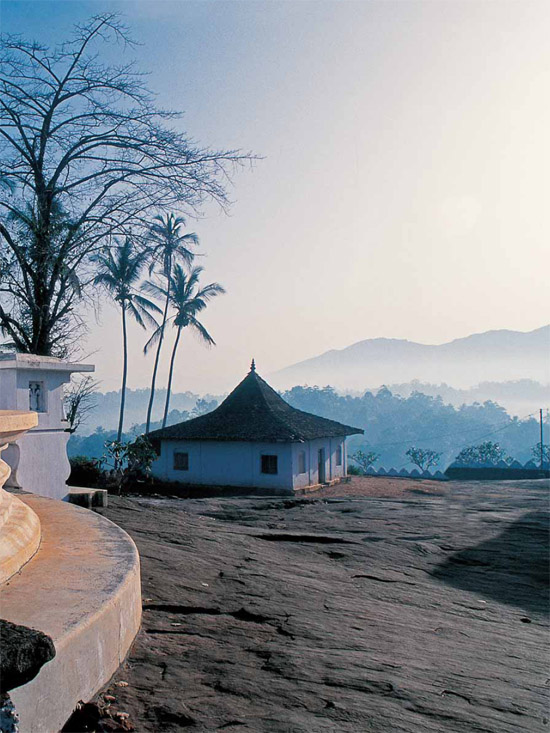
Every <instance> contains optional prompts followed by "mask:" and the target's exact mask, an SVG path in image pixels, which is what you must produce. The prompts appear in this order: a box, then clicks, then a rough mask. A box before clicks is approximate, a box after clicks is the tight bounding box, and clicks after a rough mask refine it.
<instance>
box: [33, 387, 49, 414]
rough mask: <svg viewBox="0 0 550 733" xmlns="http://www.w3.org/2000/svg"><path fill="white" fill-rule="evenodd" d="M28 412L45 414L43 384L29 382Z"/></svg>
mask: <svg viewBox="0 0 550 733" xmlns="http://www.w3.org/2000/svg"><path fill="white" fill-rule="evenodd" d="M29 410H32V411H33V412H46V395H45V394H44V382H29Z"/></svg>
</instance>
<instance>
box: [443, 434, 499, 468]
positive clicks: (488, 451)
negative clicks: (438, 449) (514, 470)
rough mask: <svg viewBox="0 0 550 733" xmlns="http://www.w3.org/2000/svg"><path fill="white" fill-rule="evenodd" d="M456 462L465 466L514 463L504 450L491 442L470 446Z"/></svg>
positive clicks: (460, 454) (464, 449)
mask: <svg viewBox="0 0 550 733" xmlns="http://www.w3.org/2000/svg"><path fill="white" fill-rule="evenodd" d="M455 460H456V462H457V463H460V464H461V465H463V466H469V465H472V464H479V463H498V462H499V461H504V462H505V463H511V462H512V458H510V456H509V455H508V454H507V453H506V451H505V450H504V448H502V447H501V446H500V445H499V444H498V443H493V442H492V441H490V440H488V441H486V442H485V443H480V444H479V445H469V446H468V447H467V448H463V449H462V450H461V451H460V453H459V454H458V455H457V457H456V459H455Z"/></svg>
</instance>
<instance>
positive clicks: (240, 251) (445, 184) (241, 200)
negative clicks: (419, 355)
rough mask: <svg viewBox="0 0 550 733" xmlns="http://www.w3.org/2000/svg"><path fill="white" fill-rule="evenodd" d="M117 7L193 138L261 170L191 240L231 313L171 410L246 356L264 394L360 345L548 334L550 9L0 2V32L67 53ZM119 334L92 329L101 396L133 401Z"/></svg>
mask: <svg viewBox="0 0 550 733" xmlns="http://www.w3.org/2000/svg"><path fill="white" fill-rule="evenodd" d="M105 10H109V11H110V10H116V11H120V12H121V13H122V14H123V16H124V18H125V20H126V22H127V23H128V25H129V26H130V28H131V30H132V35H133V36H134V38H135V39H136V40H137V41H138V42H139V43H140V45H139V46H138V47H137V48H135V49H133V50H127V51H125V52H123V51H122V49H118V50H117V51H116V53H119V54H123V58H125V59H126V58H128V59H130V58H137V60H138V62H139V65H140V67H141V68H142V69H144V70H146V71H149V72H150V76H149V86H150V87H151V88H152V89H153V90H154V91H155V92H156V94H157V101H158V103H159V105H160V106H164V107H170V108H173V109H178V110H181V111H184V112H185V115H184V117H183V120H182V121H180V122H179V123H178V125H179V127H180V129H183V130H186V131H187V133H188V134H189V135H190V136H191V137H193V138H194V139H196V140H197V141H199V142H200V143H201V144H203V145H210V146H212V147H214V148H225V149H231V148H240V149H242V150H244V151H252V152H254V153H255V154H257V155H258V156H261V159H259V160H257V161H256V162H255V163H254V165H253V166H251V167H250V166H248V167H245V168H243V169H242V170H241V171H239V172H238V173H237V174H236V175H235V177H234V182H233V186H232V188H231V191H230V197H231V199H232V201H233V205H232V207H231V211H230V213H229V214H225V213H223V212H220V211H219V210H218V209H217V208H216V207H214V206H207V207H205V210H204V214H203V217H202V218H200V219H199V220H197V221H192V220H190V221H189V222H188V224H189V230H190V231H195V232H197V234H198V235H199V237H200V240H201V245H200V251H201V252H203V253H204V256H203V257H201V258H200V264H201V265H203V266H204V267H205V274H204V278H205V282H211V281H218V282H220V283H222V284H223V285H224V286H225V288H226V290H227V294H226V295H224V296H221V297H219V298H218V299H217V300H216V301H214V302H213V303H212V304H211V305H210V306H209V308H208V310H207V311H206V312H205V315H204V319H203V322H204V324H205V325H206V326H207V328H208V330H209V331H210V333H211V334H212V336H213V337H214V339H215V341H216V344H217V345H216V347H214V348H212V349H206V348H204V347H203V346H202V345H201V344H200V343H199V342H198V341H197V340H196V339H194V337H193V336H191V335H187V334H185V335H184V337H183V340H182V345H181V348H180V350H179V355H178V359H177V363H176V371H175V377H174V386H173V388H174V390H175V391H185V390H192V391H196V392H211V393H214V394H218V393H221V392H225V391H227V390H229V389H231V388H232V387H233V386H234V385H235V384H236V383H237V382H238V381H239V380H240V379H241V378H242V377H243V376H244V375H245V373H246V371H247V370H248V367H249V364H250V360H251V359H252V357H254V358H255V360H256V364H257V367H258V371H259V373H260V374H262V375H264V376H265V375H269V374H270V373H272V372H274V371H276V370H277V369H280V368H282V367H285V366H287V365H289V364H292V363H295V362H298V361H301V360H302V359H306V358H309V357H312V356H315V355H317V354H319V353H322V352H324V351H327V350H329V349H333V348H343V347H345V346H348V345H350V344H352V343H354V342H357V341H360V340H363V339H367V338H377V337H388V338H404V339H409V340H411V341H419V342H422V343H432V344H433V343H443V342H446V341H449V340H452V339H454V338H459V337H462V336H466V335H468V334H470V333H475V332H481V331H486V330H490V329H500V328H508V329H514V330H522V331H528V330H532V329H534V328H538V327H540V326H541V325H543V324H544V323H546V322H547V321H548V315H547V314H548V305H549V298H548V294H547V290H548V272H549V265H550V261H549V256H548V242H549V239H550V236H549V235H550V232H549V223H548V213H547V211H548V194H549V185H548V170H550V142H549V140H550V136H549V135H548V130H549V129H550V103H549V90H550V45H549V44H548V23H549V21H550V3H548V2H546V0H543V1H541V2H538V1H530V0H517V1H515V2H505V1H499V0H492V1H489V0H485V1H477V0H451V1H449V2H447V1H446V0H438V1H436V0H430V1H428V2H426V1H424V0H421V1H418V2H417V1H416V0H401V1H400V2H393V0H382V1H379V2H371V1H369V0H364V1H363V2H347V1H346V0H339V1H338V2H320V1H319V2H314V1H310V2H306V1H297V0H294V1H292V2H291V1H287V2H277V1H275V0H273V1H271V0H270V1H267V0H263V1H262V0H258V1H256V2H245V1H243V2H216V1H212V2H210V1H206V0H204V1H202V2H191V1H190V2H187V1H179V2H178V1H176V2H174V1H172V0H156V1H153V2H150V1H148V0H147V1H146V0H127V1H126V2H124V1H123V2H111V1H105V0H93V1H85V2H82V1H81V0H65V1H61V0H58V1H57V2H51V1H50V0H33V1H28V0H18V1H15V2H14V1H13V0H1V2H0V25H1V29H2V31H3V32H9V33H21V34H23V35H25V36H26V37H33V38H35V39H38V40H41V41H44V42H47V43H52V44H53V43H55V42H58V41H60V40H62V39H64V38H65V37H67V36H68V34H69V33H70V30H71V27H72V25H73V24H74V23H76V22H79V21H83V20H85V19H87V18H88V17H90V16H91V15H94V14H96V13H99V12H102V11H105ZM119 321H120V318H119V314H118V313H117V311H116V310H115V309H114V307H112V306H110V305H108V304H105V305H104V306H103V307H102V309H101V313H100V316H99V320H98V321H96V320H95V318H94V316H93V314H92V313H90V314H89V335H88V338H87V341H86V343H85V344H83V349H84V351H85V353H86V354H88V355H89V358H88V361H90V362H93V363H95V364H96V370H97V378H98V379H99V380H100V381H101V388H102V390H104V391H106V390H109V389H117V388H118V387H119V384H120V373H121V359H122V357H121V347H120V338H121V336H120V322H119ZM145 340H146V336H145V334H144V333H143V332H142V331H141V330H140V329H139V328H138V327H132V328H131V331H130V354H131V358H130V372H129V386H131V387H146V386H147V385H148V384H149V381H150V374H151V368H152V360H151V359H150V358H147V359H146V358H144V357H143V355H142V348H143V345H144V342H145ZM164 357H165V358H164V359H163V365H162V368H161V372H160V380H159V382H160V384H161V385H164V384H165V381H166V374H167V361H168V358H167V357H168V350H167V351H166V353H165V354H164Z"/></svg>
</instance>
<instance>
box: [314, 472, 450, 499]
mask: <svg viewBox="0 0 550 733" xmlns="http://www.w3.org/2000/svg"><path fill="white" fill-rule="evenodd" d="M447 483H448V482H447V481H423V480H422V479H418V480H415V479H409V478H391V477H386V476H352V477H351V478H350V481H349V483H341V484H336V485H334V486H327V487H326V488H324V489H319V491H313V492H312V493H311V494H304V496H306V497H309V498H311V499H315V498H321V497H333V498H338V497H343V496H356V497H359V496H372V497H378V498H379V499H390V498H392V497H398V496H408V495H410V494H411V493H412V494H415V493H421V494H432V495H434V496H437V495H439V496H442V495H443V494H445V486H446V484H447Z"/></svg>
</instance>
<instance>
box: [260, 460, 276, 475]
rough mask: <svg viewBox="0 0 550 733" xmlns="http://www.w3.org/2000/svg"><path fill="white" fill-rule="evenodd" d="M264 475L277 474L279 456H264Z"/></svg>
mask: <svg viewBox="0 0 550 733" xmlns="http://www.w3.org/2000/svg"><path fill="white" fill-rule="evenodd" d="M262 473H277V456H262Z"/></svg>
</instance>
